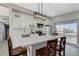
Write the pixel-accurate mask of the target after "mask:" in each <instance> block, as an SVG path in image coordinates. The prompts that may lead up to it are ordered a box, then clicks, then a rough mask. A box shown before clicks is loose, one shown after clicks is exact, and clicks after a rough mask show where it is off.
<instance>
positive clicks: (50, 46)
mask: <svg viewBox="0 0 79 59" xmlns="http://www.w3.org/2000/svg"><path fill="white" fill-rule="evenodd" d="M56 45H57V39H55V40H48V41H47V47H43V48H40V49H38V50H36V56H55V55H56Z"/></svg>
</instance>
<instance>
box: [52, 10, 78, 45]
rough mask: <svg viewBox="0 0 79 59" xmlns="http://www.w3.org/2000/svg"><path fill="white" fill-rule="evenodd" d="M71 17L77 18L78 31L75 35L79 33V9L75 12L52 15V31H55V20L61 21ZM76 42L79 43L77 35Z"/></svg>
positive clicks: (71, 18)
mask: <svg viewBox="0 0 79 59" xmlns="http://www.w3.org/2000/svg"><path fill="white" fill-rule="evenodd" d="M73 19H78V31H77V35H79V11H77V12H72V13H68V14H64V15H60V16H57V17H53V18H52V19H51V25H52V33H53V32H54V31H55V23H56V22H62V21H68V20H73ZM77 37H78V39H77V43H78V44H79V36H77Z"/></svg>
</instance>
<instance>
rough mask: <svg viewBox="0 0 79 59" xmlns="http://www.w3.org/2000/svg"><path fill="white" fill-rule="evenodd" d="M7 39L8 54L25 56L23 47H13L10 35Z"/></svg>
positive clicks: (25, 50) (25, 52)
mask: <svg viewBox="0 0 79 59" xmlns="http://www.w3.org/2000/svg"><path fill="white" fill-rule="evenodd" d="M7 41H8V51H9V56H20V55H23V56H26V55H27V49H26V48H23V47H22V46H20V47H16V48H14V49H13V47H12V41H11V37H10V36H9V37H8V38H7Z"/></svg>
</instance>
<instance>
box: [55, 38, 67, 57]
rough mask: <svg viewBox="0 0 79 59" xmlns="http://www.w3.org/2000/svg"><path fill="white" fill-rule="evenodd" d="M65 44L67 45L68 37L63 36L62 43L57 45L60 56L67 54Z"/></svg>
mask: <svg viewBox="0 0 79 59" xmlns="http://www.w3.org/2000/svg"><path fill="white" fill-rule="evenodd" d="M65 45H66V37H61V39H60V43H59V45H57V51H56V53H57V54H59V56H65ZM62 53H63V55H62Z"/></svg>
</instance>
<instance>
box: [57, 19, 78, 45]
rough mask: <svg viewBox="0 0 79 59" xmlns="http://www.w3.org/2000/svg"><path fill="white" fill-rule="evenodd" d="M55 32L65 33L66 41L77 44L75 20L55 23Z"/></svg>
mask: <svg viewBox="0 0 79 59" xmlns="http://www.w3.org/2000/svg"><path fill="white" fill-rule="evenodd" d="M56 32H57V33H58V34H59V35H60V36H62V35H65V36H66V38H67V40H66V41H67V42H68V43H71V44H77V21H75V20H74V21H69V22H68V21H67V22H61V23H56Z"/></svg>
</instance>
